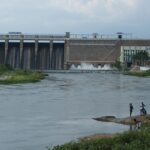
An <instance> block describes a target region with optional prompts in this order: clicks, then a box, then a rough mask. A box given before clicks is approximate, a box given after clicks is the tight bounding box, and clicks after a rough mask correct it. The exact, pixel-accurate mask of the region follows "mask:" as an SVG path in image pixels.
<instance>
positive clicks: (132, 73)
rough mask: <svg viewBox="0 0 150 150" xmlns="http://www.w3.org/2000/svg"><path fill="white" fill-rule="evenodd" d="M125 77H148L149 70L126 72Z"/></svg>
mask: <svg viewBox="0 0 150 150" xmlns="http://www.w3.org/2000/svg"><path fill="white" fill-rule="evenodd" d="M126 75H132V76H138V77H148V76H150V70H147V71H142V72H128V73H126Z"/></svg>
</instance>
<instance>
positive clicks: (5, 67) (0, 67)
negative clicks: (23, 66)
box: [0, 64, 13, 74]
mask: <svg viewBox="0 0 150 150" xmlns="http://www.w3.org/2000/svg"><path fill="white" fill-rule="evenodd" d="M12 70H13V68H12V67H11V66H10V65H8V64H6V65H4V64H0V74H3V73H5V72H8V71H12Z"/></svg>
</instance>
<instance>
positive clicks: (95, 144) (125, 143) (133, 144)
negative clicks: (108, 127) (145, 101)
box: [48, 124, 150, 150]
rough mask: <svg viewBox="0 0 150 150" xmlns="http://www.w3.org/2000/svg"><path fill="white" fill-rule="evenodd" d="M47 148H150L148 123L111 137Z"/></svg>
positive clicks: (102, 149)
mask: <svg viewBox="0 0 150 150" xmlns="http://www.w3.org/2000/svg"><path fill="white" fill-rule="evenodd" d="M48 150H150V125H149V124H144V125H142V127H141V128H140V129H138V130H133V131H127V132H124V133H122V134H119V135H116V136H115V137H113V138H99V139H95V140H87V141H79V142H72V143H68V144H64V145H61V146H55V147H53V148H48Z"/></svg>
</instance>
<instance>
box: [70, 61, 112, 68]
mask: <svg viewBox="0 0 150 150" xmlns="http://www.w3.org/2000/svg"><path fill="white" fill-rule="evenodd" d="M70 70H112V68H111V66H110V65H109V64H105V65H104V66H101V65H98V66H97V67H96V66H94V65H93V64H88V63H81V64H80V65H78V66H75V65H74V64H73V65H71V67H70Z"/></svg>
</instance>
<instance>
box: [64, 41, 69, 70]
mask: <svg viewBox="0 0 150 150" xmlns="http://www.w3.org/2000/svg"><path fill="white" fill-rule="evenodd" d="M69 44H70V41H69V39H67V40H65V47H64V69H65V70H67V69H68V61H69V49H70V48H69Z"/></svg>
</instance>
